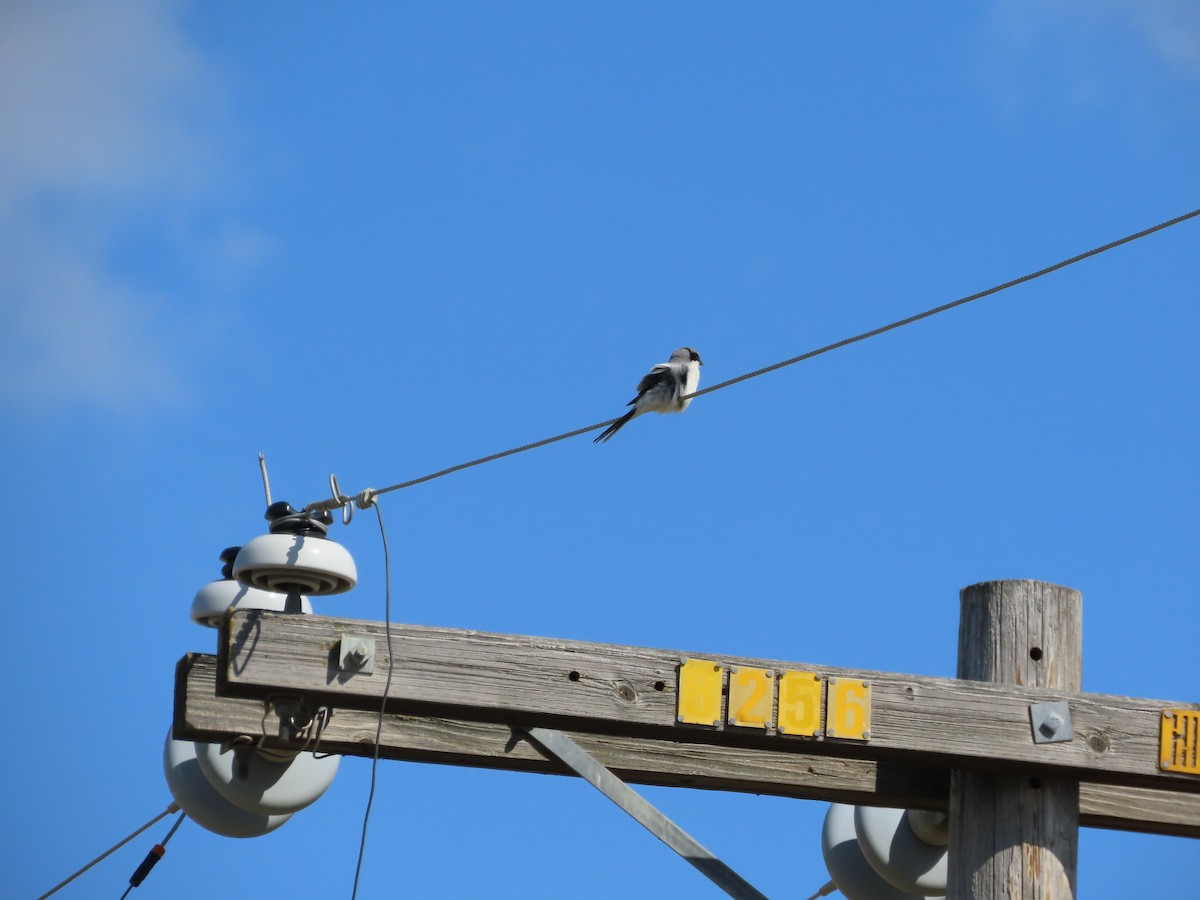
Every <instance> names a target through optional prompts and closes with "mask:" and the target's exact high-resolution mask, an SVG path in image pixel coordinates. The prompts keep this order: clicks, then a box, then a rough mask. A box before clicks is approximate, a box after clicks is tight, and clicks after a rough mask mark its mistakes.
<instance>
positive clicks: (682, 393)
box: [592, 347, 704, 444]
mask: <svg viewBox="0 0 1200 900" xmlns="http://www.w3.org/2000/svg"><path fill="white" fill-rule="evenodd" d="M702 365H704V363H702V362H701V361H700V354H699V353H697V352H696V351H695V350H693V349H692V348H691V347H680V348H679V349H678V350H676V351H675V352H674V353H672V354H671V358H670V360H668V361H667V362H665V363H659V364H658V365H657V366H655V367H654V368H653V369H651V370H650V373H649V374H648V375H646V376H645V377H644V378H643V379H642V380H641V381H639V382H638V386H637V396H636V397H634V398H633V399H632V400H630V401H629V403H628V405H629V406H632V407H633V409H631V410H630V411H629V412H627V413H625V415H623V416H621V418H619V419H617V421H615V422H613V423H612V424H611V425H609V426H608V427H607V428H605V429H604V430H603V431H602V432H600V436H599V437H598V438H596V439H595V440H594V441H592V443H593V444H599V443H601V442H603V441H607V440H608V439H609V438H611V437H612V436H613V435H614V434H616V433H617V432H618V431H620V430H621V427H622V426H623V425H624V424H625V423H626V422H628V421H629V420H630V419H632V418H634V417H635V416H640V415H641V414H642V413H648V412H656V413H680V412H683V411H684V410H685V409H687V407H688V404H689V403H691V402H692V401H691V398H690V397H689V395H690V394H694V393H695V392H696V388H698V387H699V386H700V367H701V366H702Z"/></svg>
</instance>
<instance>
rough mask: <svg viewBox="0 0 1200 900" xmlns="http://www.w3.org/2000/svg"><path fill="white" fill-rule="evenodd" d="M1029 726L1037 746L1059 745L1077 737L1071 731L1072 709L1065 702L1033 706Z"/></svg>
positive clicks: (1034, 704) (1035, 704)
mask: <svg viewBox="0 0 1200 900" xmlns="http://www.w3.org/2000/svg"><path fill="white" fill-rule="evenodd" d="M1029 724H1030V727H1031V728H1032V729H1033V742H1034V743H1035V744H1058V743H1062V742H1064V741H1069V740H1071V739H1072V738H1073V737H1075V733H1074V731H1073V730H1072V729H1071V707H1070V706H1069V705H1068V704H1067V701H1065V700H1059V701H1056V702H1054V703H1033V704H1031V705H1030V707H1029Z"/></svg>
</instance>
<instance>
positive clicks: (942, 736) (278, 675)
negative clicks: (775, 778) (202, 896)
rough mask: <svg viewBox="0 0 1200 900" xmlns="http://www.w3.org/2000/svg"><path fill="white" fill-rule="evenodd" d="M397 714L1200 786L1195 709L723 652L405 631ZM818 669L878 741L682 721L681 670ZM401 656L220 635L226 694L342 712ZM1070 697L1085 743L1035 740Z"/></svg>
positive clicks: (266, 624)
mask: <svg viewBox="0 0 1200 900" xmlns="http://www.w3.org/2000/svg"><path fill="white" fill-rule="evenodd" d="M347 633H351V634H358V635H366V636H368V637H370V638H373V639H374V643H375V660H374V672H373V674H370V675H366V674H362V673H354V674H352V673H349V672H344V671H342V670H341V668H340V667H339V653H338V650H339V641H340V639H341V637H342V635H343V634H347ZM392 645H393V652H394V653H395V661H394V665H392V683H391V687H390V690H389V693H388V697H389V701H388V709H389V711H393V712H398V713H410V714H413V715H418V714H419V715H423V716H443V717H449V718H460V719H471V720H473V721H494V722H505V721H522V720H532V719H535V718H536V720H537V721H538V722H540V723H544V724H546V725H547V726H548V727H559V728H564V729H567V730H570V731H572V732H579V731H588V732H592V733H609V734H619V735H625V736H631V737H657V738H662V739H666V740H671V741H675V742H678V743H697V744H711V745H722V746H730V747H743V748H747V749H752V750H755V751H780V752H784V753H792V752H802V753H805V754H809V755H814V756H819V755H825V754H828V755H836V756H840V757H844V758H858V759H867V760H875V761H877V762H882V761H891V762H902V763H905V764H907V765H914V766H921V767H925V768H932V767H950V768H981V769H988V770H997V771H1003V770H1008V771H1022V772H1035V771H1041V772H1044V773H1055V772H1057V773H1058V774H1062V775H1070V776H1071V777H1073V778H1077V779H1079V780H1081V781H1092V782H1107V783H1112V784H1125V785H1136V786H1141V787H1147V788H1155V789H1158V790H1170V791H1184V792H1193V793H1196V792H1200V778H1198V777H1196V776H1195V775H1189V774H1186V773H1177V772H1164V771H1162V770H1161V769H1159V767H1158V759H1159V727H1160V717H1161V713H1162V710H1163V709H1164V708H1167V707H1172V708H1186V709H1197V708H1200V707H1198V706H1197V705H1196V704H1187V703H1168V702H1166V701H1159V700H1145V699H1136V698H1130V697H1116V696H1107V695H1100V694H1086V693H1074V692H1069V691H1061V690H1048V689H1039V688H1034V687H1024V686H1014V685H999V684H986V683H982V682H969V681H959V680H956V679H948V678H928V677H920V676H912V675H898V674H894V673H888V672H872V671H862V670H849V669H842V668H835V667H831V666H814V665H812V664H807V663H792V662H781V661H778V660H755V659H747V658H745V657H735V656H722V655H720V654H712V653H684V652H680V651H672V650H658V649H650V648H642V647H626V646H619V645H612V644H596V643H585V642H581V641H566V640H554V639H550V638H537V637H524V636H520V635H510V634H494V633H486V632H475V631H464V630H459V629H449V628H432V627H424V626H416V625H393V626H392ZM687 658H703V659H709V660H713V661H715V662H719V663H721V664H722V665H725V666H732V665H737V666H749V667H757V668H769V669H774V670H776V671H782V670H788V669H790V670H804V671H815V672H817V673H819V674H821V675H822V676H827V677H828V676H835V677H838V678H848V679H859V680H864V681H868V682H870V684H871V686H872V713H871V719H872V724H871V735H870V740H869V741H865V742H854V741H844V740H836V739H828V738H826V739H821V740H818V739H812V738H805V737H801V736H797V735H779V734H773V733H770V732H764V731H759V730H754V729H741V728H734V727H725V726H720V727H714V728H708V727H695V726H683V725H680V724H678V723H677V722H676V699H677V674H678V667H679V664H680V662H681V661H682V660H684V659H687ZM389 663H390V661H389V660H388V658H387V648H386V639H385V631H384V626H383V624H382V623H379V622H371V621H361V620H354V619H337V618H330V617H324V616H299V615H285V614H278V613H265V612H260V611H255V610H243V611H237V612H234V613H233V614H232V615H231V616H230V617H229V618H228V619H227V620H226V622H225V624H224V626H223V628H222V632H221V642H220V665H219V670H218V682H219V690H220V691H221V692H222V693H224V694H228V695H230V696H243V697H264V696H267V695H269V694H272V693H279V692H281V691H283V692H292V693H299V694H304V695H306V696H309V697H311V698H312V699H313V700H314V701H317V702H320V703H323V704H326V705H330V706H334V707H337V708H339V709H346V708H359V709H366V710H372V709H377V708H378V705H379V702H380V700H381V699H382V696H383V690H384V684H385V682H386V679H387V673H388V667H389ZM1054 700H1065V701H1067V702H1068V703H1069V706H1070V713H1071V720H1072V726H1073V729H1074V734H1075V737H1074V739H1073V740H1071V741H1069V742H1065V743H1053V744H1037V743H1034V741H1033V740H1032V733H1031V728H1030V719H1029V707H1030V704H1032V703H1035V702H1046V701H1054Z"/></svg>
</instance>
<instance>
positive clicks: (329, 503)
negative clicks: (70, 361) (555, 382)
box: [306, 209, 1200, 511]
mask: <svg viewBox="0 0 1200 900" xmlns="http://www.w3.org/2000/svg"><path fill="white" fill-rule="evenodd" d="M1196 216H1200V209H1194V210H1192V211H1191V212H1188V213H1184V214H1183V215H1181V216H1176V217H1175V218H1173V219H1168V220H1167V221H1165V222H1160V223H1159V224H1157V225H1153V226H1151V227H1150V228H1145V229H1143V230H1141V231H1138V232H1135V233H1134V234H1130V235H1126V236H1125V237H1123V238H1118V239H1117V240H1115V241H1110V242H1109V243H1107V244H1103V245H1101V246H1099V247H1094V248H1092V249H1091V250H1086V251H1084V252H1083V253H1080V254H1078V255H1076V256H1072V257H1071V258H1070V259H1064V260H1063V261H1062V262H1057V263H1054V265H1051V266H1046V267H1045V268H1044V269H1038V270H1037V271H1036V272H1030V273H1029V274H1028V275H1022V276H1021V277H1020V278H1014V279H1013V280H1012V281H1006V282H1004V283H1003V284H998V285H996V286H995V287H990V288H988V289H987V290H983V291H979V292H978V293H975V294H970V295H969V296H966V297H960V298H959V299H958V300H952V301H951V302H949V303H943V304H942V305H941V306H935V307H934V308H933V309H927V310H925V311H924V312H919V313H916V314H915V315H911V316H908V317H907V318H904V319H899V320H897V321H895V322H891V323H889V324H887V325H881V326H880V327H879V328H872V329H871V330H870V331H864V332H862V333H861V334H856V335H854V336H853V337H848V338H844V339H843V340H840V341H836V342H834V343H832V344H826V345H825V346H824V347H818V348H817V349H816V350H809V351H808V352H807V353H801V354H800V355H799V356H793V357H792V358H791V359H785V360H783V362H777V363H774V364H773V365H769V366H764V367H763V368H761V369H755V370H754V371H753V372H747V373H746V374H744V375H738V376H737V377H736V378H730V379H729V380H728V381H722V382H720V383H719V384H714V385H712V386H711V387H706V388H704V389H703V390H699V391H696V392H695V393H693V394H690V395H689V397H700V396H703V395H704V394H711V393H713V392H714V391H719V390H723V389H724V388H727V387H730V386H731V385H735V384H738V383H740V382H742V381H748V380H749V379H751V378H757V377H758V376H759V375H765V374H767V373H768V372H774V371H776V370H777V369H782V368H784V367H785V366H791V365H795V364H796V363H798V362H803V361H804V360H806V359H812V358H813V357H814V356H820V355H821V354H822V353H828V352H830V351H831V350H838V349H840V348H842V347H848V346H849V345H850V344H857V343H858V342H859V341H865V340H866V339H867V338H872V337H875V336H876V335H880V334H883V333H884V332H887V331H894V330H895V329H897V328H903V327H904V326H905V325H911V324H912V323H914V322H919V321H921V320H922V319H928V318H929V317H930V316H936V315H937V314H938V313H943V312H946V311H947V310H950V309H954V308H955V307H956V306H963V305H964V304H967V303H971V302H973V301H975V300H980V299H982V298H984V297H989V296H991V295H992V294H998V293H1000V292H1001V291H1006V290H1008V289H1009V288H1012V287H1016V286H1017V285H1019V284H1025V283H1026V282H1029V281H1033V280H1034V279H1035V278H1041V277H1042V276H1043V275H1049V274H1050V273H1051V272H1057V271H1058V270H1059V269H1065V268H1066V267H1067V266H1071V265H1074V264H1075V263H1077V262H1082V261H1083V260H1085V259H1088V258H1090V257H1093V256H1098V255H1099V254H1101V253H1104V252H1106V251H1108V250H1112V249H1114V248H1116V247H1120V246H1121V245H1122V244H1128V243H1130V242H1132V241H1136V240H1138V239H1140V238H1144V237H1147V236H1148V235H1151V234H1154V233H1155V232H1157V231H1162V230H1163V229H1166V228H1170V227H1171V226H1172V225H1178V224H1179V223H1180V222H1185V221H1187V220H1188V219H1193V218H1195V217H1196ZM616 421H617V420H616V419H607V420H606V421H604V422H597V423H596V424H594V425H587V426H584V427H583V428H576V429H575V430H573V431H567V432H564V433H563V434H558V435H555V436H554V437H550V438H545V439H544V440H540V441H534V442H533V443H532V444H522V445H521V446H520V447H513V448H512V449H511V450H503V451H501V452H500V453H493V454H491V455H489V456H481V457H479V458H478V459H473V460H471V461H469V462H465V463H459V464H458V465H457V466H451V467H450V468H448V469H440V470H438V471H437V472H431V473H430V474H428V475H422V476H421V477H420V478H413V479H412V480H410V481H402V482H400V483H399V484H393V485H390V486H389V487H385V488H379V489H378V490H372V491H371V493H372V494H373V495H378V494H387V493H390V492H391V491H400V490H403V489H404V488H410V487H414V486H415V485H418V484H424V483H425V482H426V481H433V480H434V479H435V478H441V477H442V476H444V475H450V474H452V473H454V472H461V471H462V470H463V469H470V468H472V467H474V466H481V465H483V464H484V463H489V462H494V461H495V460H497V459H503V458H504V457H506V456H514V455H515V454H517V453H524V452H525V451H526V450H536V449H537V448H538V447H545V446H546V445H547V444H553V443H556V442H558V441H565V440H566V439H567V438H573V437H576V436H578V435H581V434H586V433H587V432H589V431H595V430H596V429H597V428H604V427H606V426H608V425H611V424H613V423H614V422H616ZM344 503H345V500H344V499H342V500H339V499H338V498H332V499H329V500H322V501H318V502H316V503H310V504H309V505H308V506H307V507H306V510H307V511H313V510H317V509H336V508H338V507H340V506H342V505H343V504H344Z"/></svg>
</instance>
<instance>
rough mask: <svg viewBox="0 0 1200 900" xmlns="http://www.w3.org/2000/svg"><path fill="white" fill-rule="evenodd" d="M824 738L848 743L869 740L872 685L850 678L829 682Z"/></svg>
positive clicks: (833, 679) (834, 679) (832, 679)
mask: <svg viewBox="0 0 1200 900" xmlns="http://www.w3.org/2000/svg"><path fill="white" fill-rule="evenodd" d="M825 736H826V737H831V738H843V739H845V740H850V741H865V740H868V739H869V738H870V737H871V685H870V683H869V682H866V681H858V680H856V679H853V678H830V679H829V711H828V718H827V719H826V724H825Z"/></svg>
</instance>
